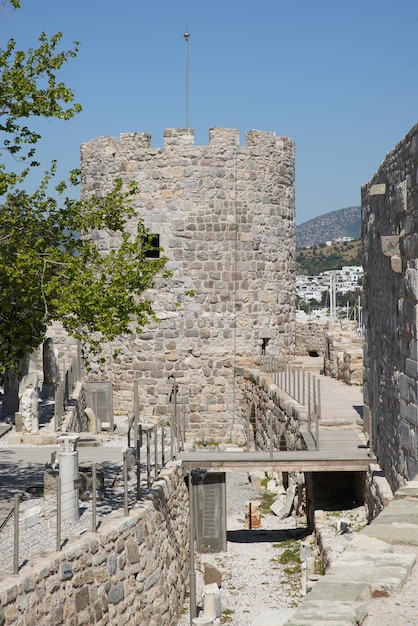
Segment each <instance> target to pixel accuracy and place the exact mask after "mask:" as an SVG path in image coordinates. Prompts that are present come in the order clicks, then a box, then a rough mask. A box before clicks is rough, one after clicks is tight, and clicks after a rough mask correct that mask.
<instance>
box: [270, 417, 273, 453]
mask: <svg viewBox="0 0 418 626" xmlns="http://www.w3.org/2000/svg"><path fill="white" fill-rule="evenodd" d="M272 458H273V412H272V411H270V459H272Z"/></svg>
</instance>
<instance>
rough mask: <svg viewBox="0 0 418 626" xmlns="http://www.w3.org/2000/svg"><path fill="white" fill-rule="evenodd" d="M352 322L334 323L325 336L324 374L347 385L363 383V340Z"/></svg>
mask: <svg viewBox="0 0 418 626" xmlns="http://www.w3.org/2000/svg"><path fill="white" fill-rule="evenodd" d="M356 328H357V324H356V323H355V322H351V321H339V322H333V323H331V324H330V325H329V328H328V329H327V332H326V333H325V336H324V345H325V353H324V374H325V376H332V377H333V378H336V379H337V380H341V381H342V382H344V383H345V384H346V385H361V384H362V383H363V338H362V337H361V336H360V335H358V334H357V332H356Z"/></svg>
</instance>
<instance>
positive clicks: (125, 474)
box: [123, 452, 129, 516]
mask: <svg viewBox="0 0 418 626" xmlns="http://www.w3.org/2000/svg"><path fill="white" fill-rule="evenodd" d="M123 504H124V509H125V515H126V516H128V515H129V506H128V463H127V460H126V452H124V453H123Z"/></svg>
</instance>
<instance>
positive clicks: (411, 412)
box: [407, 404, 418, 426]
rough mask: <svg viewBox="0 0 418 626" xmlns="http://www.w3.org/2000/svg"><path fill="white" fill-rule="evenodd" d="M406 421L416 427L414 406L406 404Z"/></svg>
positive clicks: (416, 420) (415, 407)
mask: <svg viewBox="0 0 418 626" xmlns="http://www.w3.org/2000/svg"><path fill="white" fill-rule="evenodd" d="M407 420H408V422H409V423H410V424H412V425H413V426H418V406H417V405H416V404H408V408H407Z"/></svg>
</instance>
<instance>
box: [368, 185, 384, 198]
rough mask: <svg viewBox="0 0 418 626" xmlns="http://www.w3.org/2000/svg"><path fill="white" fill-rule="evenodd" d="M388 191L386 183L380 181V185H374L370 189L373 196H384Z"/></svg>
mask: <svg viewBox="0 0 418 626" xmlns="http://www.w3.org/2000/svg"><path fill="white" fill-rule="evenodd" d="M385 193H386V184H385V183H380V184H378V185H372V187H371V189H370V195H371V196H384V195H385Z"/></svg>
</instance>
